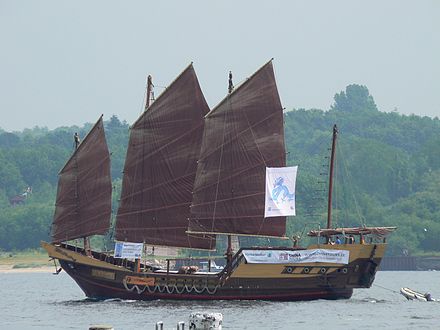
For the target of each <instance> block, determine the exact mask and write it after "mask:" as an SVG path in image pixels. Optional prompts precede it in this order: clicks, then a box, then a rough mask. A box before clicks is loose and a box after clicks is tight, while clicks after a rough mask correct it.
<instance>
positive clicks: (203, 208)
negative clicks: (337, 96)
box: [188, 61, 286, 237]
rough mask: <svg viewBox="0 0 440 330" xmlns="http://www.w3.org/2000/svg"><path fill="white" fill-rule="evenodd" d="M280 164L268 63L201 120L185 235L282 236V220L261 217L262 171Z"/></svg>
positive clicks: (278, 109) (276, 105)
mask: <svg viewBox="0 0 440 330" xmlns="http://www.w3.org/2000/svg"><path fill="white" fill-rule="evenodd" d="M285 164H286V154H285V147H284V127H283V109H282V106H281V101H280V99H279V96H278V91H277V88H276V83H275V76H274V72H273V67H272V62H271V61H270V62H268V63H266V64H265V65H264V66H263V67H262V68H260V69H259V70H258V71H257V72H256V73H254V74H253V75H252V76H251V77H250V78H249V79H247V80H246V81H245V82H244V83H243V84H241V85H240V86H239V87H238V88H237V89H236V90H234V91H233V92H232V93H230V94H229V95H228V96H227V97H226V98H225V99H224V100H222V101H221V102H220V104H219V105H218V106H216V107H215V108H214V109H213V110H211V111H210V112H209V113H208V114H207V115H206V116H205V131H204V136H203V143H202V149H201V153H200V157H199V162H198V167H197V175H196V180H195V184H194V193H193V201H192V205H191V218H190V223H189V229H188V232H190V233H207V234H214V233H222V234H232V235H249V236H269V237H283V236H284V234H285V226H286V225H285V222H286V218H285V217H274V218H270V219H265V218H264V199H265V198H264V192H265V171H266V167H283V166H285Z"/></svg>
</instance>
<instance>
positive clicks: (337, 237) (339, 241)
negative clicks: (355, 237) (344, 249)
mask: <svg viewBox="0 0 440 330" xmlns="http://www.w3.org/2000/svg"><path fill="white" fill-rule="evenodd" d="M335 243H336V244H342V242H341V239H340V238H339V236H336V241H335Z"/></svg>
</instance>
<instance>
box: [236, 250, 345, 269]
mask: <svg viewBox="0 0 440 330" xmlns="http://www.w3.org/2000/svg"><path fill="white" fill-rule="evenodd" d="M243 255H244V257H245V258H246V261H247V262H248V263H250V264H260V263H261V264H286V263H289V264H290V263H311V262H326V263H334V264H344V265H346V264H348V261H349V259H350V251H347V250H327V249H314V250H294V251H289V250H243Z"/></svg>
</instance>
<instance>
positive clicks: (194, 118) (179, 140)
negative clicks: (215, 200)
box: [116, 65, 215, 249]
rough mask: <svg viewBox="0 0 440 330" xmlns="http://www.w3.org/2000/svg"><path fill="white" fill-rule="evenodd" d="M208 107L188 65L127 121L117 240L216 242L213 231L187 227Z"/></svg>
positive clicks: (180, 244)
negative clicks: (129, 123)
mask: <svg viewBox="0 0 440 330" xmlns="http://www.w3.org/2000/svg"><path fill="white" fill-rule="evenodd" d="M208 110H209V108H208V105H207V103H206V101H205V98H204V96H203V94H202V91H201V89H200V86H199V82H198V80H197V76H196V74H195V71H194V68H193V66H192V65H190V66H188V67H187V68H186V69H185V70H184V71H183V72H182V74H181V75H180V76H179V77H178V78H177V79H176V80H175V81H174V82H173V83H172V84H171V85H170V86H169V87H168V88H167V89H166V90H165V91H164V92H163V93H162V95H160V96H159V98H158V99H157V100H156V101H155V102H154V103H153V104H152V105H151V106H150V107H149V108H148V109H147V110H146V111H145V112H144V113H143V114H142V115H141V117H140V118H139V119H138V120H137V121H136V123H135V124H134V125H133V126H132V127H131V133H130V141H129V145H128V150H127V158H126V161H125V168H124V177H123V184H122V194H121V201H120V205H119V210H118V215H117V220H116V239H117V240H120V241H129V242H139V243H141V242H144V243H147V244H151V245H162V246H174V247H188V248H195V249H213V248H215V236H212V235H188V234H187V232H186V231H187V229H188V218H189V214H190V212H189V206H190V204H191V199H192V189H193V184H194V178H195V174H196V168H197V159H198V156H199V152H200V146H201V139H202V134H203V118H204V116H205V115H206V113H207V112H208Z"/></svg>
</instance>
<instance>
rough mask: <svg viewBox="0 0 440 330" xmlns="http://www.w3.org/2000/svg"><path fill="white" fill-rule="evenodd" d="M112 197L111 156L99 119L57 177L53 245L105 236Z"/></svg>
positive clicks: (108, 225) (101, 122)
mask: <svg viewBox="0 0 440 330" xmlns="http://www.w3.org/2000/svg"><path fill="white" fill-rule="evenodd" d="M111 193H112V185H111V178H110V154H109V151H108V147H107V142H106V139H105V133H104V125H103V121H102V116H101V118H99V120H98V121H97V122H96V124H95V125H94V126H93V128H92V129H91V131H90V132H89V134H88V135H87V136H86V137H85V138H84V140H83V142H82V143H81V144H80V145H79V146H78V148H77V149H76V150H75V152H74V154H73V155H72V157H70V159H69V160H68V161H67V163H66V165H65V166H64V167H63V169H62V170H61V171H60V173H59V181H58V190H57V199H56V208H55V215H54V220H53V225H52V240H53V242H62V241H68V240H72V239H76V238H80V237H87V236H90V235H96V234H105V233H107V231H108V230H109V227H110V215H111Z"/></svg>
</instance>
